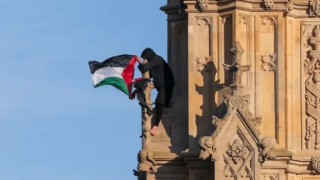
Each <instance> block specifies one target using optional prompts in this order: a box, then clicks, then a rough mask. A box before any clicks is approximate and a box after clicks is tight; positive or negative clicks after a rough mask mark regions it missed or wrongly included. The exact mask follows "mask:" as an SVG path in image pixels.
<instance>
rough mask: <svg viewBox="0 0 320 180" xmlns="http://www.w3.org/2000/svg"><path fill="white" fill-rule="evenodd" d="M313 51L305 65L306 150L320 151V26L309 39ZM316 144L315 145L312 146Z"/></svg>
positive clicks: (314, 29) (310, 52)
mask: <svg viewBox="0 0 320 180" xmlns="http://www.w3.org/2000/svg"><path fill="white" fill-rule="evenodd" d="M308 45H309V46H310V47H311V50H309V51H308V52H307V54H308V56H307V59H306V60H305V63H304V68H305V73H306V74H307V77H308V78H307V80H306V82H305V87H306V93H305V99H306V115H307V118H306V134H305V140H306V148H307V149H310V148H312V147H313V148H314V149H316V150H320V25H316V26H315V27H314V28H313V30H312V33H311V36H310V37H309V38H308ZM312 143H314V144H312Z"/></svg>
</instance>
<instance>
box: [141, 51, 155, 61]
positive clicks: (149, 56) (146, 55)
mask: <svg viewBox="0 0 320 180" xmlns="http://www.w3.org/2000/svg"><path fill="white" fill-rule="evenodd" d="M155 55H156V53H155V52H154V51H153V50H152V49H151V48H146V49H145V50H143V52H142V53H141V57H142V58H143V59H147V60H149V61H151V59H152V57H153V56H155Z"/></svg>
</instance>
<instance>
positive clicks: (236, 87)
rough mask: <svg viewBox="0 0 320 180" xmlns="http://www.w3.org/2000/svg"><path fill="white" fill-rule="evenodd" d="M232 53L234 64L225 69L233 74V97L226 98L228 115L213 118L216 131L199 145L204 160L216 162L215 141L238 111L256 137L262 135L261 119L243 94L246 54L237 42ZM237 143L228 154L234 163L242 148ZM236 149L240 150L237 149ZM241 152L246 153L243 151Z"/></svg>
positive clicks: (201, 139)
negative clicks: (243, 58) (214, 155)
mask: <svg viewBox="0 0 320 180" xmlns="http://www.w3.org/2000/svg"><path fill="white" fill-rule="evenodd" d="M231 53H232V55H233V64H232V65H227V64H224V68H225V70H227V71H229V72H232V73H233V83H232V84H231V85H230V88H231V89H232V95H231V96H230V95H229V96H224V104H225V105H226V106H227V109H228V110H227V114H226V115H225V116H224V117H223V118H222V119H220V118H218V117H216V116H213V118H212V124H213V126H214V127H215V131H214V132H213V133H212V135H211V136H204V137H201V138H200V139H199V145H200V148H201V151H200V156H199V158H201V159H203V160H205V159H208V158H209V157H211V160H212V161H213V160H214V159H213V158H212V155H213V154H214V152H215V151H216V148H215V139H216V137H217V136H218V134H219V133H220V131H221V130H222V128H223V127H224V125H225V122H226V121H227V120H229V117H230V115H231V114H233V113H234V112H236V111H237V112H238V113H239V114H240V115H241V116H242V117H243V119H244V121H245V122H246V124H247V125H248V126H249V128H250V129H251V131H252V132H253V134H255V136H256V137H259V136H260V134H261V132H260V130H259V127H260V125H261V117H257V118H253V114H252V113H251V112H250V110H249V104H250V101H249V99H250V96H249V95H246V94H244V93H243V92H242V88H243V87H244V86H243V85H242V84H241V76H242V73H243V72H246V71H249V69H250V66H249V65H241V57H242V54H243V53H244V50H243V49H242V48H241V45H240V43H239V42H235V45H234V47H233V48H232V49H231ZM237 143H238V142H236V141H235V142H233V144H232V145H231V146H230V147H231V149H230V148H229V150H228V154H229V155H230V156H232V157H234V158H233V160H234V161H237V160H236V159H237V158H236V157H237V156H238V155H236V153H238V151H239V148H240V146H237ZM235 147H239V148H238V149H237V148H235ZM240 149H241V148H240ZM242 150H243V149H242ZM241 152H245V151H244V150H243V151H241ZM239 153H240V152H239ZM240 154H241V153H240Z"/></svg>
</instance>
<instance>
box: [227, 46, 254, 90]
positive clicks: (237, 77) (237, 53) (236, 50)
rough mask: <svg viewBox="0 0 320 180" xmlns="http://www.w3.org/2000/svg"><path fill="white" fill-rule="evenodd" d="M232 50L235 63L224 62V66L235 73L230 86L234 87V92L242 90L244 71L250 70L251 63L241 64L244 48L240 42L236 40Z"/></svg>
mask: <svg viewBox="0 0 320 180" xmlns="http://www.w3.org/2000/svg"><path fill="white" fill-rule="evenodd" d="M230 51H231V54H232V56H233V64H232V65H228V64H224V65H223V66H224V69H225V70H226V71H229V72H231V73H233V83H232V84H231V86H230V87H231V88H232V89H233V93H236V92H237V90H240V89H241V88H242V87H243V85H242V84H241V79H242V73H243V72H246V71H249V70H250V65H241V59H242V55H243V53H244V50H243V48H242V47H241V45H240V42H238V41H236V42H235V43H234V46H233V48H232V49H231V50H230Z"/></svg>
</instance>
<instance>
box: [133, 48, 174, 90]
mask: <svg viewBox="0 0 320 180" xmlns="http://www.w3.org/2000/svg"><path fill="white" fill-rule="evenodd" d="M141 57H142V58H143V59H147V60H148V63H146V64H139V66H138V68H139V70H140V71H141V72H142V73H144V72H146V71H149V72H150V77H152V78H153V84H154V86H155V88H156V89H157V90H159V89H160V88H161V87H173V86H174V84H175V82H174V77H173V74H172V71H171V68H170V67H169V65H168V64H167V63H166V62H165V61H164V60H163V58H162V57H161V56H158V55H156V53H155V52H154V51H153V50H152V49H151V48H146V49H145V50H144V51H143V52H142V54H141Z"/></svg>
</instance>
